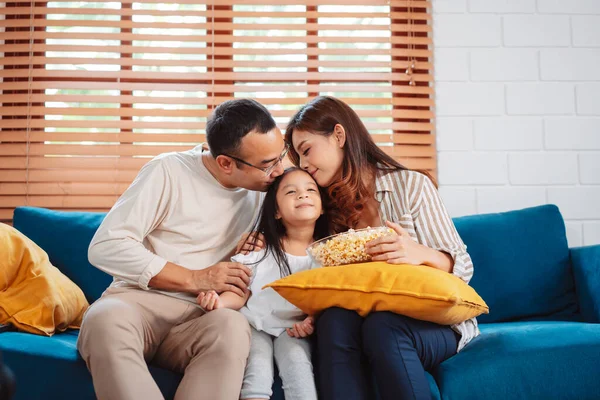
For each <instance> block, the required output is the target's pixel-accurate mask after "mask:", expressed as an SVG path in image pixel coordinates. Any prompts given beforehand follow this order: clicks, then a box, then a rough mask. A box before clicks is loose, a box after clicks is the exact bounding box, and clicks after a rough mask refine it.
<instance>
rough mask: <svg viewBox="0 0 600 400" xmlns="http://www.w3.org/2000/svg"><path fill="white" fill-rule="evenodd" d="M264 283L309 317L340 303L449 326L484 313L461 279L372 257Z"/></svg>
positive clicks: (478, 299)
mask: <svg viewBox="0 0 600 400" xmlns="http://www.w3.org/2000/svg"><path fill="white" fill-rule="evenodd" d="M254 254H257V253H254ZM265 287H270V288H273V289H274V290H275V291H276V292H277V293H279V294H280V295H281V297H283V298H284V299H286V300H288V301H289V302H290V303H292V304H293V305H295V306H296V307H298V308H299V309H301V310H302V311H303V312H304V313H305V314H308V315H316V314H319V313H320V312H321V311H323V310H325V309H327V308H331V307H342V308H345V309H348V310H354V311H356V312H357V313H358V314H360V315H361V316H362V317H365V316H367V315H368V314H369V313H371V312H373V311H392V312H395V313H397V314H402V315H406V316H408V317H411V318H415V319H420V320H423V321H430V322H435V323H437V324H442V325H453V324H457V323H460V322H462V321H466V320H468V319H471V318H473V317H476V316H478V315H480V314H481V313H484V312H488V308H487V306H486V304H485V302H484V301H483V300H482V299H481V297H479V295H478V294H477V293H476V292H475V291H474V290H473V288H472V287H471V286H469V285H467V284H466V283H465V282H464V281H463V280H461V279H460V278H458V277H456V276H454V275H452V274H448V273H447V272H444V271H441V270H439V269H436V268H430V267H427V266H423V265H409V264H399V265H398V264H388V263H386V262H382V261H372V262H368V263H360V264H347V265H342V266H336V267H323V268H314V269H311V270H308V271H302V272H298V273H295V274H291V275H289V276H286V277H284V278H281V279H278V280H276V281H275V282H271V283H269V284H268V285H266V286H265Z"/></svg>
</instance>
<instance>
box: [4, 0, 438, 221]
mask: <svg viewBox="0 0 600 400" xmlns="http://www.w3.org/2000/svg"><path fill="white" fill-rule="evenodd" d="M282 3H283V4H282ZM430 10H431V2H430V1H425V0H414V1H396V0H389V1H383V0H295V1H293V2H292V1H288V2H286V1H281V0H277V1H275V0H235V1H233V0H218V1H217V0H215V1H212V2H198V1H189V0H179V1H177V0H173V1H172V2H164V1H161V0H143V1H127V0H126V1H120V2H108V1H98V2H86V1H79V2H68V1H52V2H51V1H48V2H5V3H0V35H1V37H0V48H1V49H0V53H2V58H1V62H0V68H1V69H0V103H1V108H0V118H1V119H0V221H2V222H8V223H10V222H11V218H12V213H13V209H14V208H15V207H17V206H21V205H31V206H38V207H48V208H55V209H65V210H98V211H100V210H103V211H104V210H108V209H109V208H110V207H111V206H112V205H113V204H114V202H115V201H116V199H117V198H118V196H119V195H120V194H121V193H122V192H123V191H124V190H125V189H126V188H127V186H128V185H129V183H130V182H131V181H132V180H133V178H134V177H135V176H136V174H137V172H138V170H139V169H140V167H141V166H142V165H144V163H145V162H147V161H148V160H149V159H150V158H151V157H153V156H155V155H157V154H159V153H162V152H169V151H180V150H186V149H189V148H191V147H193V146H194V145H196V144H198V143H199V142H202V141H204V140H205V124H206V120H207V117H208V116H209V115H210V113H211V111H212V109H213V108H214V107H215V106H216V105H218V104H219V103H221V102H223V101H225V100H228V99H232V98H241V97H251V98H255V99H257V100H259V101H260V102H262V103H263V104H265V105H266V106H267V107H268V108H269V109H270V111H271V112H272V114H273V115H274V117H275V118H276V120H277V123H278V125H279V126H280V128H281V129H284V128H285V125H286V123H287V121H288V120H289V118H290V117H291V116H292V114H293V113H294V112H295V111H296V110H297V109H298V108H299V107H300V106H301V105H302V104H304V103H305V102H307V101H308V100H309V99H310V98H312V97H314V96H317V95H320V94H327V95H333V96H337V97H340V98H342V99H343V100H344V101H346V102H347V103H349V104H350V105H351V106H352V107H353V108H354V109H355V110H357V112H358V113H359V115H360V116H361V117H362V118H363V121H364V122H365V124H366V125H367V127H368V128H369V129H370V131H371V132H372V134H373V138H374V139H375V141H376V142H377V143H378V144H379V145H380V146H381V147H382V148H383V149H384V150H385V151H386V152H387V153H389V154H391V155H392V156H394V157H395V158H397V159H399V160H400V161H401V162H403V163H404V164H405V165H407V166H408V167H411V168H418V169H426V170H429V171H431V172H432V173H434V174H435V172H436V171H435V170H436V161H435V147H434V137H433V123H432V120H433V104H434V99H433V86H432V84H433V78H432V73H431V72H432V49H431V40H432V38H431V14H430ZM407 70H408V71H407ZM407 72H408V73H407Z"/></svg>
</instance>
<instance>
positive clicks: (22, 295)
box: [0, 224, 89, 336]
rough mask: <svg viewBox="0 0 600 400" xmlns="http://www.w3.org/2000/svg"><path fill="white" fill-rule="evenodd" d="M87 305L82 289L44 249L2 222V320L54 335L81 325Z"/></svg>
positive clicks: (0, 315)
mask: <svg viewBox="0 0 600 400" xmlns="http://www.w3.org/2000/svg"><path fill="white" fill-rule="evenodd" d="M88 306H89V304H88V302H87V300H86V299H85V296H84V294H83V292H82V291H81V289H80V288H79V287H78V286H77V285H75V284H74V283H73V282H72V281H71V280H70V279H69V278H67V277H66V276H65V275H63V274H62V273H61V272H60V271H59V270H58V269H57V268H56V267H54V266H53V265H52V264H50V261H49V260H48V254H46V252H45V251H44V250H42V249H41V248H40V247H39V246H38V245H36V244H35V243H34V242H33V241H31V240H30V239H29V238H27V237H26V236H25V235H23V234H22V233H21V232H19V231H18V230H16V229H15V228H13V227H11V226H8V225H6V224H0V323H2V324H5V323H10V324H12V325H14V326H16V327H17V328H18V329H19V330H23V331H26V332H30V333H36V334H38V335H46V336H52V335H53V334H54V333H55V332H56V331H64V330H66V329H67V328H79V327H80V326H81V320H82V318H83V313H84V312H85V310H86V309H87V307H88Z"/></svg>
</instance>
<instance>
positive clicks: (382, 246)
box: [365, 221, 431, 265]
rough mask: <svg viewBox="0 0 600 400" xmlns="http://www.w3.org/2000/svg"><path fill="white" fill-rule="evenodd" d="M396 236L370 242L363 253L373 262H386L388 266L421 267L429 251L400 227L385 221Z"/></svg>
mask: <svg viewBox="0 0 600 400" xmlns="http://www.w3.org/2000/svg"><path fill="white" fill-rule="evenodd" d="M386 225H387V226H388V227H390V228H392V229H393V230H394V231H395V232H396V233H397V235H393V234H392V235H387V236H383V237H380V238H377V239H374V240H371V241H370V242H368V243H367V244H366V245H365V252H366V253H367V254H368V255H370V256H371V259H372V260H373V261H386V262H388V263H389V264H412V265H423V264H425V261H426V260H427V257H428V253H429V251H430V250H431V249H429V248H428V247H427V246H423V245H422V244H420V243H417V242H415V241H414V240H413V238H412V237H410V235H409V234H408V232H406V231H405V230H404V229H403V228H402V227H401V226H400V225H398V224H395V223H393V222H390V221H386Z"/></svg>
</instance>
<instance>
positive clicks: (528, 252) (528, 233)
mask: <svg viewBox="0 0 600 400" xmlns="http://www.w3.org/2000/svg"><path fill="white" fill-rule="evenodd" d="M105 215H106V214H104V213H91V212H65V211H54V210H48V209H44V208H34V207H20V208H17V209H16V210H15V214H14V226H15V228H16V229H18V230H19V231H21V232H22V233H23V234H25V235H26V236H28V237H29V238H30V239H31V240H33V241H34V242H35V243H37V244H38V245H39V246H40V247H41V248H43V249H44V250H45V251H46V252H47V253H48V256H49V257H50V261H51V262H52V263H53V264H54V265H55V266H56V267H57V268H59V269H60V270H61V271H62V272H63V273H64V274H65V275H67V276H68V277H69V278H70V279H71V280H72V281H73V282H75V284H76V285H78V286H79V287H80V288H81V289H82V290H83V292H84V293H85V295H86V297H87V299H88V301H89V302H90V303H91V302H92V301H94V300H96V299H97V298H98V297H100V295H101V294H102V292H103V291H104V290H105V289H106V288H107V287H108V285H110V282H111V281H112V277H110V276H109V275H107V274H105V273H104V272H102V271H100V270H98V269H97V268H94V267H93V266H92V265H91V264H90V263H89V261H88V258H87V250H88V246H89V243H90V241H91V240H92V237H93V236H94V233H95V232H96V230H97V229H98V227H99V226H100V223H101V222H102V220H103V219H104V217H105ZM454 223H455V224H456V228H457V229H458V232H459V234H460V236H461V237H462V239H463V240H464V242H465V244H466V245H467V250H468V252H469V254H470V255H471V258H472V259H473V264H474V267H475V274H474V276H473V279H472V280H471V282H470V284H471V285H472V286H473V288H475V290H476V291H477V292H478V293H479V295H480V296H481V297H483V299H484V300H485V301H486V303H487V304H488V306H489V307H490V314H488V315H482V316H480V317H478V320H479V321H480V322H484V323H485V322H498V321H509V320H521V319H544V318H550V319H556V318H560V319H569V318H572V317H573V316H574V314H575V312H576V311H577V304H576V297H575V285H574V279H573V274H572V272H571V264H570V261H569V249H568V245H567V238H566V233H565V225H564V222H563V219H562V216H561V215H560V212H559V210H558V208H557V207H556V206H552V205H547V206H540V207H533V208H526V209H523V210H518V211H511V212H506V213H499V214H481V215H473V216H468V217H460V218H455V219H454Z"/></svg>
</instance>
